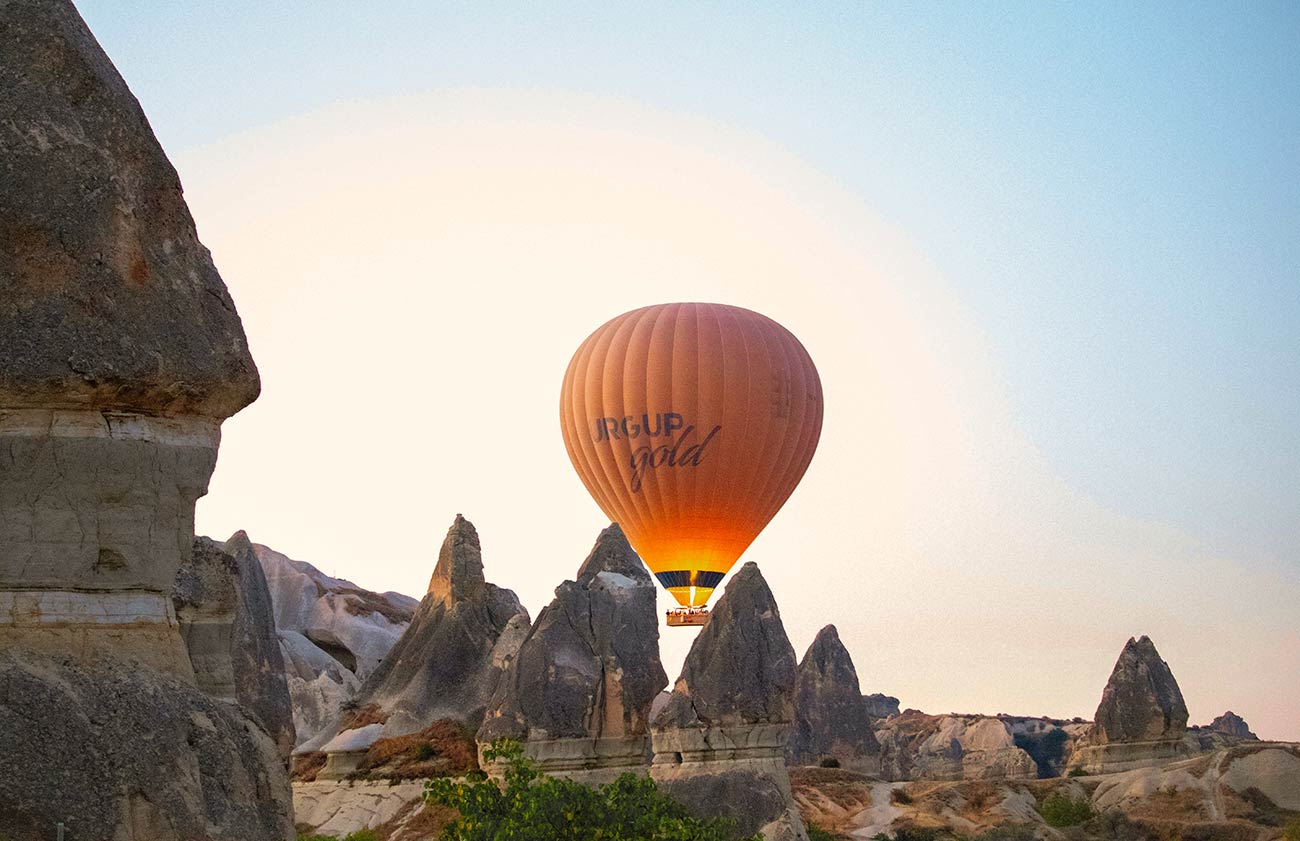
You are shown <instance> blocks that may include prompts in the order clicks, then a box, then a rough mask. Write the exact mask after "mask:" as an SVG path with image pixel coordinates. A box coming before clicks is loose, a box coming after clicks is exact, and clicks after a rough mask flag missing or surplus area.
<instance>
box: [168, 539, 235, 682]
mask: <svg viewBox="0 0 1300 841" xmlns="http://www.w3.org/2000/svg"><path fill="white" fill-rule="evenodd" d="M238 584H239V569H238V567H237V566H236V564H235V559H234V557H232V556H231V555H230V554H229V553H228V552H226V550H225V548H224V547H223V546H222V545H221V544H220V543H217V542H216V541H215V540H212V539H211V538H208V537H196V538H194V545H193V548H192V549H191V551H190V557H189V560H187V561H185V562H184V563H183V564H181V568H180V570H179V571H178V572H177V573H176V583H175V585H174V588H173V589H172V604H173V605H174V606H175V608H176V619H177V621H178V622H179V623H180V630H181V639H183V640H185V648H186V650H188V651H189V655H190V663H191V664H193V666H194V682H195V684H197V685H198V687H199V689H202V690H203V691H204V692H206V693H208V694H209V695H211V696H212V697H214V698H218V699H220V700H222V701H229V702H232V703H233V702H234V700H235V668H234V662H233V660H232V659H231V656H232V653H233V651H232V649H233V644H232V629H233V627H234V624H235V612H236V609H237V607H238V604H239V591H238Z"/></svg>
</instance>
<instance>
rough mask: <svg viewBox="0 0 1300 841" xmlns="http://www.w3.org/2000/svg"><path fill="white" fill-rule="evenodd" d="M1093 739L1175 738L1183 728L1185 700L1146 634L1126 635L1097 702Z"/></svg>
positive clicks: (1102, 740) (1184, 728)
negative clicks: (1125, 642) (1125, 640)
mask: <svg viewBox="0 0 1300 841" xmlns="http://www.w3.org/2000/svg"><path fill="white" fill-rule="evenodd" d="M1096 722H1097V723H1096V725H1095V727H1094V730H1093V741H1094V742H1096V743H1098V744H1104V743H1106V742H1143V741H1152V740H1157V739H1177V738H1179V737H1180V736H1182V735H1183V734H1184V733H1185V732H1186V731H1187V704H1186V703H1184V702H1183V693H1182V691H1181V690H1179V688H1178V681H1176V680H1174V674H1173V672H1171V671H1170V670H1169V664H1168V663H1166V662H1165V661H1164V660H1162V659H1160V652H1158V651H1156V646H1155V643H1153V642H1151V640H1150V638H1149V637H1145V636H1144V637H1141V638H1140V639H1132V638H1130V639H1129V641H1128V643H1127V644H1125V646H1124V650H1123V651H1122V652H1120V655H1119V660H1118V661H1117V662H1116V663H1115V669H1114V671H1112V672H1111V675H1110V680H1109V681H1108V682H1107V683H1106V689H1105V690H1104V691H1103V692H1102V695H1101V704H1100V706H1098V707H1097V716H1096Z"/></svg>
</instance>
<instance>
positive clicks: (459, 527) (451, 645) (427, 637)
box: [317, 514, 528, 738]
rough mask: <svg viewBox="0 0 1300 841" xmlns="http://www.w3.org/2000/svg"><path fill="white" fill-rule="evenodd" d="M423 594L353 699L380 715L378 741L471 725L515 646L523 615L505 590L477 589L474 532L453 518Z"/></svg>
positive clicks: (481, 585) (479, 563)
mask: <svg viewBox="0 0 1300 841" xmlns="http://www.w3.org/2000/svg"><path fill="white" fill-rule="evenodd" d="M429 588H430V589H429V592H428V593H427V594H426V595H425V597H424V600H423V601H421V602H420V606H419V607H418V608H417V609H416V611H415V616H414V617H413V618H412V619H411V625H410V627H409V628H407V629H406V633H404V634H403V635H402V638H401V639H399V640H398V641H397V644H396V645H394V646H393V648H392V650H391V651H390V652H389V653H388V656H387V657H386V658H385V659H384V661H383V662H382V663H381V664H380V665H379V667H378V668H377V669H375V671H374V672H373V673H372V674H371V675H370V677H369V678H367V679H366V681H365V683H364V685H363V686H362V687H361V690H360V692H359V693H358V694H357V696H356V698H355V699H354V700H353V704H354V705H355V706H356V707H357V708H365V707H368V706H370V705H372V704H373V705H376V706H377V707H378V708H379V709H381V710H382V711H383V714H384V715H386V716H387V718H386V724H385V725H384V730H383V736H384V737H389V736H400V735H403V734H406V733H414V732H416V731H418V730H422V729H424V728H425V727H427V726H429V725H430V724H432V723H433V722H435V721H437V720H439V719H447V718H449V719H455V720H457V721H460V722H463V723H465V724H468V725H470V726H472V727H477V726H478V725H479V724H480V723H481V722H482V719H483V713H484V711H485V710H486V708H487V705H488V702H489V701H490V700H491V699H492V694H493V692H494V691H495V689H496V685H497V680H498V679H499V678H500V676H501V673H502V669H503V668H504V667H505V666H506V665H508V663H509V661H510V658H511V657H513V655H514V650H515V649H516V648H517V646H518V645H519V643H520V642H521V641H522V634H520V633H519V631H520V629H521V627H522V625H524V624H526V623H527V621H528V612H527V611H526V610H524V607H523V605H521V604H520V603H519V599H518V598H517V597H516V596H515V594H514V593H513V592H511V591H510V590H505V589H502V588H500V587H497V586H496V585H494V584H488V583H485V581H484V577H483V557H482V550H481V549H480V546H479V538H478V532H477V531H475V529H474V525H473V524H472V523H470V522H469V520H466V519H465V518H464V517H462V516H460V515H459V514H457V515H456V520H455V522H454V523H453V524H452V526H451V528H450V529H449V530H448V531H447V537H446V539H445V540H444V541H443V543H442V548H441V550H440V551H439V553H438V563H437V566H436V567H435V568H434V573H433V577H432V579H431V580H430V582H429ZM520 616H522V619H516V617H520ZM511 620H515V621H514V623H513V624H512V623H511ZM507 631H510V633H507ZM343 724H346V722H343ZM330 729H332V728H327V729H326V731H323V732H325V733H329V730H330ZM342 729H346V726H344V727H343V728H342ZM329 736H330V737H331V738H332V736H333V733H329ZM317 738H320V737H319V736H318V737H317Z"/></svg>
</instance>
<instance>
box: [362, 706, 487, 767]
mask: <svg viewBox="0 0 1300 841" xmlns="http://www.w3.org/2000/svg"><path fill="white" fill-rule="evenodd" d="M477 768H478V747H477V746H476V745H475V743H474V736H473V734H472V733H470V731H469V730H468V729H467V728H466V727H465V726H464V725H462V724H460V723H459V722H456V721H450V720H443V721H435V722H434V723H433V724H431V725H429V726H428V727H426V728H425V729H423V730H421V731H420V732H419V733H411V734H409V735H406V736H396V737H394V738H391V739H379V740H378V741H376V742H375V743H374V744H373V745H371V746H370V750H368V751H366V755H365V758H364V759H362V760H361V762H360V763H358V765H357V771H358V772H359V775H360V776H363V777H370V778H375V777H380V778H386V779H390V780H412V779H421V778H424V777H447V776H457V775H460V774H464V773H467V772H469V771H473V770H475V769H477Z"/></svg>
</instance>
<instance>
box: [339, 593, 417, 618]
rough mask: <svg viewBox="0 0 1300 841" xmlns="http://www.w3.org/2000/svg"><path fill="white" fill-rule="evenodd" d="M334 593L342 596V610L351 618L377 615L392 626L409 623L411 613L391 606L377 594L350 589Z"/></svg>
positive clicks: (402, 608)
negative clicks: (351, 616) (350, 615)
mask: <svg viewBox="0 0 1300 841" xmlns="http://www.w3.org/2000/svg"><path fill="white" fill-rule="evenodd" d="M334 592H335V593H339V594H340V595H342V596H344V599H343V609H344V610H346V611H347V612H348V613H350V614H352V615H353V616H368V615H369V614H371V613H378V614H379V615H380V616H382V617H384V618H385V619H387V620H388V621H389V622H392V623H393V624H394V625H400V624H402V623H403V622H410V621H411V617H412V616H413V613H412V612H411V611H409V610H407V609H406V608H404V607H398V606H396V605H394V604H392V603H391V602H389V601H388V600H387V599H385V598H384V597H383V596H381V595H379V594H378V593H371V592H369V591H368V590H355V589H352V588H350V587H343V588H340V589H338V590H335V591H334Z"/></svg>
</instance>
